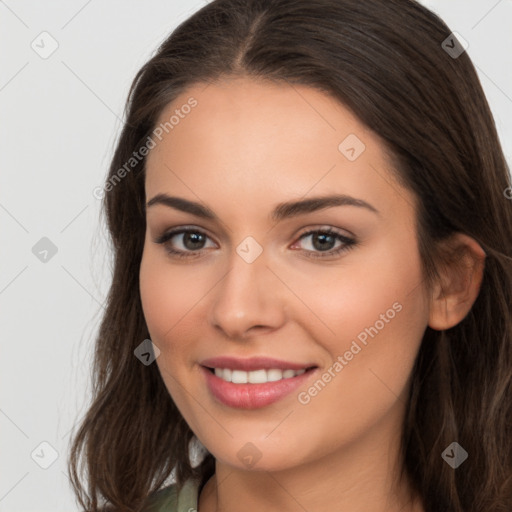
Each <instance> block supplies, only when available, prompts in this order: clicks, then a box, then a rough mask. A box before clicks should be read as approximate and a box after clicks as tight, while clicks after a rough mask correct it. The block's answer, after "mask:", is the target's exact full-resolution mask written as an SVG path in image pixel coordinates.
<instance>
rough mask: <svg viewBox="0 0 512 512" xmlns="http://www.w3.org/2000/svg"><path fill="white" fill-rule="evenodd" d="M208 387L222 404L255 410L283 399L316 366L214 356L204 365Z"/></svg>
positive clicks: (273, 360) (255, 358)
mask: <svg viewBox="0 0 512 512" xmlns="http://www.w3.org/2000/svg"><path fill="white" fill-rule="evenodd" d="M201 366H202V368H201V369H202V373H203V375H204V378H205V380H206V385H207V387H208V389H209V391H210V393H211V395H212V397H213V398H215V399H216V400H217V401H219V402H220V403H222V404H224V405H227V406H229V407H233V408H239V409H256V408H260V407H265V406H267V405H270V404H272V403H274V402H277V401H278V400H281V399H282V398H284V397H285V396H287V395H288V394H290V393H291V392H292V391H294V390H296V389H297V388H298V387H299V386H301V385H302V384H304V382H305V381H306V380H307V379H309V378H310V376H311V375H312V374H313V373H315V370H316V369H317V366H316V365H314V364H313V363H306V364H302V363H295V362H291V361H282V360H278V359H273V358H268V357H253V358H250V359H238V358H234V357H228V356H225V357H215V358H211V359H205V360H204V361H202V362H201Z"/></svg>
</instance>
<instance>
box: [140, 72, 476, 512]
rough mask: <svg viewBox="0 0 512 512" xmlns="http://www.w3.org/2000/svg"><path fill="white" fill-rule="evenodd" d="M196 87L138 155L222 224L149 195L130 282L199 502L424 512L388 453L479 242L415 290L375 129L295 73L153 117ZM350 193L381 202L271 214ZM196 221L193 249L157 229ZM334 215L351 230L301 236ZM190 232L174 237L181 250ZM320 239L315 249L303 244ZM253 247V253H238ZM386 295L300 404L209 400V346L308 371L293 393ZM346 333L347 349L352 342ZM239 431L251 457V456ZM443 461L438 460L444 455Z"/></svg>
mask: <svg viewBox="0 0 512 512" xmlns="http://www.w3.org/2000/svg"><path fill="white" fill-rule="evenodd" d="M191 96H192V97H194V98H195V99H196V100H197V101H198V104H197V106H196V107H195V108H194V109H193V110H192V111H191V112H190V114H188V116H184V118H183V119H180V122H179V124H177V125H176V126H174V128H173V129H172V130H170V131H169V133H168V134H167V135H165V137H163V138H162V141H160V142H158V144H157V145H156V147H155V148H154V149H152V150H151V152H150V154H149V155H148V159H147V168H146V170H147V174H146V200H147V201H149V200H150V199H152V198H153V197H154V196H156V195H157V194H161V193H166V194H168V195H172V196H178V197H182V198H185V199H188V200H191V201H196V202H200V203H201V204H203V205H207V206H208V208H210V209H211V210H213V212H215V213H216V215H217V216H218V217H219V219H220V220H219V221H213V220H208V219H202V218H198V217H196V216H194V215H193V214H191V213H185V212H181V211H178V210H177V209H174V208H170V207H168V206H165V205H162V204H155V205H153V206H150V207H148V208H147V230H146V239H145V247H144V253H143V258H142V262H141V268H140V291H141V299H142V304H143V309H144V315H145V318H146V321H147V325H148V329H149V332H150V335H151V339H152V340H153V342H154V343H155V345H157V346H158V347H159V349H160V350H161V354H160V356H159V357H158V358H157V360H156V362H157V364H158V368H159V370H160V372H161V375H162V378H163V380H164V382H165V385H166V387H167V389H168V390H169V393H170V394H171V396H172V398H173V400H174V401H175V403H176V405H177V406H178V408H179V410H180V412H181V414H182V415H183V417H184V418H185V420H186V421H187V423H188V425H189V426H190V428H191V429H192V430H193V431H194V433H195V434H196V436H197V437H198V439H199V440H200V441H201V442H202V443H203V445H204V446H205V447H206V448H207V449H208V450H209V451H210V453H212V454H213V455H214V456H215V459H216V473H215V475H214V476H213V477H212V478H211V479H210V480H209V481H208V482H207V484H206V486H205V487H204V489H203V491H202V493H201V495H200V499H199V511H200V512H210V511H219V510H222V511H223V512H232V511H233V512H234V511H235V510H240V508H241V506H242V504H243V509H244V510H246V511H248V512H250V511H261V510H267V511H295V510H308V511H310V512H316V511H324V510H346V511H351V512H352V511H354V512H355V511H363V510H364V511H367V510H372V511H375V512H380V511H382V512H383V511H399V510H401V511H407V510H410V511H415V512H416V511H423V510H424V509H423V507H422V505H421V502H420V500H417V499H416V500H414V499H413V498H414V496H412V495H413V493H412V492H411V490H410V488H409V485H408V483H407V482H406V481H401V482H399V481H398V479H397V469H398V467H399V466H400V463H399V457H398V450H399V439H400V431H401V425H402V422H403V416H404V409H405V405H406V397H407V390H408V386H409V382H410V375H411V371H412V367H413V364H414V360H415V357H416V355H417V352H418V349H419V347H420V344H421V340H422V335H423V333H424V331H425V329H426V327H427V325H430V326H431V327H433V328H436V329H444V328H448V327H450V326H452V325H455V324H456V323H458V322H460V321H461V320H462V319H463V318H464V316H465V315H466V314H467V312H468V311H469V309H470V307H471V305H472V304H473V302H474V300H475V299H476V296H477V294H478V289H479V286H480V282H481V277H482V265H480V263H479V262H481V261H482V258H483V256H484V255H483V251H482V250H481V248H480V247H479V246H478V244H476V242H474V240H472V239H470V238H468V237H466V236H464V235H457V237H454V244H456V245H459V246H462V247H463V248H465V249H466V252H465V254H466V256H464V258H465V259H466V262H467V263H468V264H467V265H464V270H460V269H446V271H443V272H444V273H443V281H442V282H440V283H439V284H438V285H436V286H435V287H434V288H433V289H432V290H430V291H429V290H426V287H425V284H424V280H423V277H422V272H421V265H420V256H419V251H418V242H417V233H416V229H415V224H414V222H415V211H416V209H415V204H416V203H415V201H416V199H415V197H414V196H413V195H412V193H411V192H410V191H408V190H406V189H404V188H402V187H401V186H400V185H399V184H398V183H397V182H396V180H395V178H394V175H393V169H392V165H391V162H390V160H389V159H388V158H387V156H386V152H385V147H384V145H383V143H382V141H381V140H380V139H379V137H378V136H377V135H376V134H374V133H373V132H371V131H370V130H368V129H367V128H366V127H365V126H364V125H362V124H361V123H360V122H359V121H358V119H357V118H356V117H354V116H353V115H352V114H351V113H350V112H349V111H348V110H347V109H346V108H345V107H344V106H343V105H341V104H340V103H339V102H337V101H336V100H335V99H333V98H331V97H330V96H328V95H326V94H324V93H323V92H320V91H317V90H315V89H312V88H310V87H307V86H297V85H294V86H293V87H292V86H290V85H287V84H282V83H281V84H276V83H269V82H258V81H254V80H251V79H248V78H236V79H223V80H222V81H220V82H217V83H215V84H210V85H209V86H207V87H205V85H204V84H199V85H196V86H194V87H191V88H190V89H188V90H187V91H186V92H185V93H183V94H182V95H180V96H179V97H178V98H176V100H175V101H174V102H173V103H172V104H171V105H169V106H168V107H167V108H166V109H165V111H164V112H162V115H161V118H160V121H162V122H164V121H166V120H168V119H169V117H170V116H171V115H172V114H173V113H174V111H175V109H176V108H179V107H180V105H183V104H185V103H186V102H187V100H188V99H189V98H190V97H191ZM350 134H355V135H356V136H357V137H358V138H359V139H360V140H361V141H362V142H363V143H364V144H365V146H366V149H365V150H364V151H363V152H362V153H361V154H360V156H359V157H358V158H357V159H356V160H354V161H350V160H349V159H347V157H346V156H345V155H344V154H343V153H342V152H340V150H339V149H338V146H339V144H340V143H341V142H342V141H343V140H344V139H345V138H346V137H347V136H348V135H350ZM331 193H339V194H347V195H350V196H353V197H355V198H359V199H362V200H364V201H366V202H368V203H369V204H371V205H372V206H373V207H374V208H375V209H376V210H378V214H377V213H375V212H373V211H370V210H368V209H365V208H361V207H357V206H351V205H345V206H335V207H330V208H325V209H322V210H319V211H315V212H310V213H304V214H302V215H300V216H297V217H292V218H288V219H284V220H282V221H280V222H278V223H276V222H273V221H271V220H270V218H269V215H270V212H271V211H272V209H273V208H274V207H275V206H276V205H277V204H279V203H282V202H286V201H292V200H298V199H304V198H311V197H317V196H323V195H328V194H331ZM187 226H192V227H194V228H197V229H199V230H200V232H203V233H205V234H206V236H207V238H206V239H204V242H203V245H202V246H201V245H200V244H199V245H196V246H194V245H193V242H192V243H191V242H190V241H188V244H187V240H186V237H184V236H183V235H181V234H178V235H175V236H174V238H173V239H172V240H171V241H168V242H167V246H168V247H173V248H174V249H176V250H181V251H184V252H186V251H189V253H192V254H194V247H198V249H196V250H195V254H196V255H197V254H198V253H199V256H195V257H194V256H192V257H189V258H176V257H173V256H172V255H170V254H169V253H168V252H167V251H166V247H165V246H164V245H162V244H158V243H155V239H156V238H157V237H159V236H160V235H162V234H163V233H165V232H167V231H169V230H170V229H171V228H176V227H187ZM326 228H333V229H334V230H336V231H337V232H338V233H340V234H342V235H345V236H349V237H355V239H356V241H357V243H356V244H355V245H354V246H352V247H351V248H350V249H349V250H347V251H344V252H342V253H341V254H338V255H333V256H327V257H324V258H320V257H319V258H311V257H310V258H308V256H307V254H308V253H309V254H311V253H316V254H320V256H321V255H322V254H325V252H329V251H330V252H333V250H335V249H337V248H338V247H340V246H342V245H343V243H342V242H341V241H339V240H337V239H334V241H333V242H332V243H331V245H328V246H327V247H325V246H324V247H325V249H324V252H322V248H321V247H322V246H319V245H318V244H317V245H316V246H315V245H314V242H315V235H309V236H306V237H303V238H302V239H301V236H302V234H303V233H305V232H306V231H308V230H309V229H318V230H321V229H326ZM248 236H251V237H253V238H254V239H255V240H256V241H257V242H258V244H259V245H260V246H261V248H262V249H263V252H262V253H261V254H260V255H259V256H258V257H257V258H256V259H255V260H254V261H253V262H252V263H248V262H247V261H246V260H244V259H243V258H242V257H241V256H240V255H239V254H238V253H237V252H236V248H237V247H238V246H239V244H240V243H241V242H242V241H243V240H244V239H245V238H246V237H248ZM185 244H187V245H185ZM318 247H320V248H318ZM251 250H252V249H251ZM395 303H398V304H400V305H401V306H402V308H401V310H400V311H399V312H397V313H396V315H394V318H392V319H390V320H388V322H385V325H384V327H383V328H382V329H380V330H379V332H378V334H377V335H376V336H375V337H373V338H370V337H369V338H368V343H367V345H366V346H364V345H362V349H361V351H360V352H358V353H357V355H355V356H354V357H353V359H352V360H350V361H348V362H347V364H346V365H345V366H344V367H343V369H342V370H341V371H339V372H338V373H336V372H335V374H336V376H335V377H334V378H332V379H331V381H330V382H329V383H328V384H327V385H326V386H325V387H324V388H323V389H322V390H321V391H320V392H319V393H318V394H317V395H316V396H314V397H312V398H311V400H310V401H309V403H307V404H302V403H300V402H299V401H298V397H297V395H298V392H293V393H291V394H290V395H288V396H286V397H285V398H283V399H281V400H280V401H278V402H277V403H274V404H271V405H269V406H266V407H263V408H260V409H256V410H240V409H236V408H230V407H227V406H225V405H223V404H221V403H220V402H218V401H217V400H216V399H215V398H214V397H213V396H212V395H210V393H209V390H208V388H207V387H206V385H205V379H204V376H203V375H202V373H201V371H200V366H199V364H200V362H201V361H202V360H204V359H206V358H209V357H214V356H220V355H232V356H236V357H240V358H248V357H251V356H256V355H263V356H268V357H274V358H278V359H284V360H287V361H293V362H299V363H310V362H313V363H314V364H315V365H317V366H318V367H319V369H318V371H317V372H316V374H315V377H310V378H309V380H308V382H307V384H305V385H304V386H303V387H301V389H299V390H298V391H304V390H306V391H307V390H308V388H309V387H310V386H311V385H312V384H313V383H314V382H315V381H316V380H317V379H318V378H319V376H320V375H321V374H322V373H323V372H326V371H327V370H328V369H329V368H332V366H333V363H334V361H336V360H337V358H338V356H340V355H341V356H343V354H344V353H345V352H346V351H347V350H349V348H350V346H351V343H352V342H353V341H354V340H356V339H357V336H358V334H360V333H361V332H362V331H364V330H365V328H367V327H370V326H374V325H375V323H376V321H377V320H379V319H381V318H382V317H381V315H382V314H386V311H387V310H389V309H390V308H392V305H393V304H395ZM360 345H361V344H360ZM248 442H251V443H252V444H253V445H254V446H255V447H256V448H257V451H258V453H259V454H260V455H261V458H260V459H259V460H258V461H257V463H256V465H255V466H253V467H248V466H247V465H246V464H245V463H244V462H243V460H241V458H239V457H238V455H237V454H238V453H239V451H240V450H241V449H242V447H244V445H246V443H248ZM439 460H440V464H444V462H443V461H442V459H441V457H440V458H439Z"/></svg>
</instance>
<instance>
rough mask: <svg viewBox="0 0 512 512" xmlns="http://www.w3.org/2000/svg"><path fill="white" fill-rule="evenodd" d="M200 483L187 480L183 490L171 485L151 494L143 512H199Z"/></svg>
mask: <svg viewBox="0 0 512 512" xmlns="http://www.w3.org/2000/svg"><path fill="white" fill-rule="evenodd" d="M198 491H199V482H197V481H195V480H187V481H186V482H185V483H184V484H183V487H182V488H181V490H179V491H178V486H177V485H176V484H171V485H169V486H168V487H164V488H163V489H160V490H159V491H156V492H154V493H153V494H151V495H150V496H149V497H148V499H147V501H146V504H145V506H144V509H143V512H197V501H198Z"/></svg>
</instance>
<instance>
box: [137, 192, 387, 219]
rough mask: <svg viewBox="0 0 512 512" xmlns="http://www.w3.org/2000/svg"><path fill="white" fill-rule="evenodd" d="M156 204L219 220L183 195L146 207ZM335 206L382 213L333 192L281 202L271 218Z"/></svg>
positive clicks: (157, 199)
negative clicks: (353, 207) (354, 207)
mask: <svg viewBox="0 0 512 512" xmlns="http://www.w3.org/2000/svg"><path fill="white" fill-rule="evenodd" d="M156 204H161V205H164V206H168V207H170V208H174V209H176V210H180V211H182V212H186V213H190V214H192V215H195V216H196V217H200V218H203V219H210V220H214V221H218V220H219V218H218V217H217V215H216V214H215V213H214V212H213V211H212V210H210V208H208V207H207V206H204V205H202V204H200V203H196V202H194V201H189V200H188V199H183V198H182V197H173V196H169V195H167V194H157V195H156V196H155V197H153V198H152V199H151V200H150V201H148V203H147V204H146V209H147V208H150V207H151V206H154V205H156ZM335 206H357V207H358V208H365V209H367V210H369V211H371V212H373V213H375V214H377V215H380V212H379V211H378V210H377V209H376V208H375V207H374V206H372V205H371V204H370V203H367V202H366V201H363V200H362V199H357V198H355V197H352V196H348V195H345V194H333V195H328V196H322V197H312V198H309V199H302V200H300V201H289V202H286V203H279V204H278V205H277V206H276V207H275V208H274V210H273V211H272V213H271V215H270V219H271V220H272V221H274V222H279V221H281V220H283V219H288V218H291V217H296V216H298V215H302V214H305V213H311V212H315V211H318V210H323V209H325V208H332V207H335Z"/></svg>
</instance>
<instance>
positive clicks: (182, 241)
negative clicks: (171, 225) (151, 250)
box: [154, 227, 357, 258]
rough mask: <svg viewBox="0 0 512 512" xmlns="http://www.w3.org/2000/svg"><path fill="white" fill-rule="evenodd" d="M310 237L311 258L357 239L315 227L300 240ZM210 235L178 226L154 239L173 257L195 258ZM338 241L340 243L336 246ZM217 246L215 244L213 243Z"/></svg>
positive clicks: (333, 252) (349, 245)
mask: <svg viewBox="0 0 512 512" xmlns="http://www.w3.org/2000/svg"><path fill="white" fill-rule="evenodd" d="M307 238H310V239H311V240H310V243H309V244H306V245H309V247H311V248H309V249H303V252H304V254H305V255H306V256H307V257H311V258H327V257H333V256H336V255H338V254H341V253H342V252H345V251H348V250H349V249H351V248H353V247H354V246H355V245H356V244H357V241H356V240H355V239H354V238H350V237H348V236H345V235H343V234H341V233H339V232H337V231H336V230H334V229H333V228H326V229H315V230H310V231H307V232H306V233H303V234H302V235H301V236H300V238H299V242H300V241H302V240H305V239H307ZM173 239H176V240H178V241H179V242H178V244H177V245H178V246H179V245H181V247H178V248H176V247H175V243H172V241H173ZM209 239H210V237H209V236H208V235H207V234H206V233H204V232H203V231H201V230H199V229H197V228H192V227H188V228H178V229H173V230H171V231H168V232H166V233H164V234H163V235H161V236H159V237H158V238H157V239H156V240H154V242H155V243H157V244H162V245H165V249H166V251H167V252H168V253H169V254H170V255H171V256H173V257H178V258H193V257H198V256H200V255H201V253H202V252H203V250H204V249H205V243H206V242H207V240H209ZM336 242H339V245H338V247H337V248H335V247H336ZM297 243H298V242H295V244H294V245H293V246H292V249H293V248H295V247H296V246H297ZM213 246H214V247H215V244H213Z"/></svg>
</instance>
